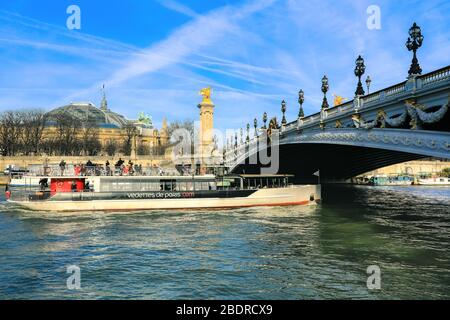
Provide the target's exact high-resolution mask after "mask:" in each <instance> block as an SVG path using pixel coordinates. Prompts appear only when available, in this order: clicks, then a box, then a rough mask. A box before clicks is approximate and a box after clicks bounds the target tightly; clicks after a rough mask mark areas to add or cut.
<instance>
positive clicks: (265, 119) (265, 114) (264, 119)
mask: <svg viewBox="0 0 450 320" xmlns="http://www.w3.org/2000/svg"><path fill="white" fill-rule="evenodd" d="M263 123H264V126H263V129H267V126H266V123H267V112H264V114H263Z"/></svg>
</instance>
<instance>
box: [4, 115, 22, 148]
mask: <svg viewBox="0 0 450 320" xmlns="http://www.w3.org/2000/svg"><path fill="white" fill-rule="evenodd" d="M22 131H23V122H22V117H21V114H20V112H17V111H5V112H3V113H2V114H1V115H0V147H1V154H2V155H3V156H14V155H16V153H17V151H19V150H20V148H21V136H22Z"/></svg>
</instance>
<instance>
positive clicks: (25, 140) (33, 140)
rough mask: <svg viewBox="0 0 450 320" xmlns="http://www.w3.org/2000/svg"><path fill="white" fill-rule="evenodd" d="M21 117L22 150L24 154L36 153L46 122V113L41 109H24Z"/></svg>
mask: <svg viewBox="0 0 450 320" xmlns="http://www.w3.org/2000/svg"><path fill="white" fill-rule="evenodd" d="M20 115H21V118H22V132H21V133H22V136H21V140H22V149H23V150H22V151H23V153H24V154H25V155H30V154H36V153H37V152H38V150H39V145H40V143H41V141H42V134H43V132H44V128H45V124H46V119H47V117H46V115H45V112H44V111H42V110H38V109H36V110H24V111H22V112H20Z"/></svg>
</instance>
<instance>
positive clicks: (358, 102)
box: [225, 66, 450, 160]
mask: <svg viewBox="0 0 450 320" xmlns="http://www.w3.org/2000/svg"><path fill="white" fill-rule="evenodd" d="M446 82H450V66H446V67H444V68H441V69H438V70H435V71H432V72H429V73H426V74H424V75H421V76H417V77H413V78H410V79H408V80H407V81H403V82H401V83H398V84H395V85H393V86H390V87H387V88H384V89H382V90H379V91H375V92H373V93H371V94H368V95H365V96H362V97H358V98H355V99H354V100H350V101H347V102H345V103H343V104H341V105H338V106H334V107H331V108H328V109H325V110H321V111H320V112H316V113H314V114H311V115H309V116H307V117H303V118H299V119H296V120H294V121H291V122H289V123H287V124H286V125H285V126H282V127H281V131H280V132H278V131H277V133H276V134H280V135H282V136H283V135H284V134H286V133H287V132H289V131H293V130H297V129H300V130H303V129H307V128H311V127H315V126H317V125H318V124H319V123H321V122H322V121H325V120H327V119H328V118H329V117H331V118H334V119H338V117H339V116H344V115H345V116H348V115H350V114H353V112H354V111H356V109H355V108H357V111H358V112H359V111H365V110H368V109H369V110H371V109H372V108H374V107H375V108H376V106H377V105H378V104H381V103H386V102H387V101H392V100H395V99H399V97H402V95H404V96H405V98H406V97H407V96H408V94H409V93H411V92H420V91H421V90H425V89H426V90H428V89H429V86H439V85H442V84H444V85H446V84H445V83H446ZM257 142H258V138H252V139H250V141H249V142H246V143H243V144H241V145H239V146H238V147H237V148H231V149H229V150H227V151H226V152H225V157H226V158H228V159H229V160H231V159H235V158H236V157H239V156H240V155H242V154H243V153H245V150H246V148H249V147H251V146H252V145H253V144H255V143H257Z"/></svg>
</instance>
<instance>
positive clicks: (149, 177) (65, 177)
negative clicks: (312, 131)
mask: <svg viewBox="0 0 450 320" xmlns="http://www.w3.org/2000/svg"><path fill="white" fill-rule="evenodd" d="M40 178H48V179H58V180H63V179H64V180H73V179H92V178H100V179H102V180H103V179H105V180H142V179H149V180H152V179H153V180H192V179H194V180H211V179H215V176H214V175H212V174H208V175H203V176H63V177H58V176H54V177H44V176H42V177H40Z"/></svg>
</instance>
